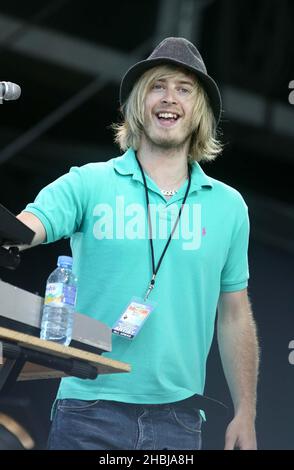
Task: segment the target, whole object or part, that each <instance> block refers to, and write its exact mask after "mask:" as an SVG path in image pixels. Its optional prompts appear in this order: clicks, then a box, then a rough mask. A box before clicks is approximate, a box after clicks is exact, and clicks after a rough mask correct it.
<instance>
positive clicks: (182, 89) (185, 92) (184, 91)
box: [179, 86, 192, 95]
mask: <svg viewBox="0 0 294 470" xmlns="http://www.w3.org/2000/svg"><path fill="white" fill-rule="evenodd" d="M191 91H192V90H191V89H190V88H187V87H184V86H182V87H180V88H179V92H180V93H181V94H182V95H189V94H190V93H191Z"/></svg>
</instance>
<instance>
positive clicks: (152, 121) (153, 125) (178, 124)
mask: <svg viewBox="0 0 294 470" xmlns="http://www.w3.org/2000/svg"><path fill="white" fill-rule="evenodd" d="M195 83H196V80H195V78H194V76H193V75H192V74H189V73H185V72H183V71H180V70H176V71H175V72H173V73H171V74H168V75H165V76H162V77H158V78H157V79H155V80H153V81H152V82H151V83H150V85H149V87H148V89H147V92H146V96H145V103H144V108H145V112H144V127H143V133H142V139H143V140H145V141H147V142H149V143H151V144H152V145H153V146H154V145H155V146H157V147H161V148H164V149H169V148H170V149H171V148H175V147H182V146H187V149H188V148H189V143H190V139H191V135H192V133H193V131H194V130H195V129H194V125H193V109H194V106H195V93H196V91H195V89H196V87H195Z"/></svg>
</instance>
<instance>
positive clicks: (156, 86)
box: [151, 82, 163, 90]
mask: <svg viewBox="0 0 294 470" xmlns="http://www.w3.org/2000/svg"><path fill="white" fill-rule="evenodd" d="M151 88H152V90H162V89H163V84H162V83H159V82H156V83H153V85H152V87H151Z"/></svg>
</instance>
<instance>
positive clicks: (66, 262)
mask: <svg viewBox="0 0 294 470" xmlns="http://www.w3.org/2000/svg"><path fill="white" fill-rule="evenodd" d="M57 266H70V267H71V266H72V257H71V256H58V260H57Z"/></svg>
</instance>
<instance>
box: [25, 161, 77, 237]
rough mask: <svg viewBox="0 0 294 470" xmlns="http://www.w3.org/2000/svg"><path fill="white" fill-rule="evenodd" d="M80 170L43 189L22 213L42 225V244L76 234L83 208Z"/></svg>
mask: <svg viewBox="0 0 294 470" xmlns="http://www.w3.org/2000/svg"><path fill="white" fill-rule="evenodd" d="M82 168H83V167H81V168H79V167H72V168H71V169H70V171H69V173H67V174H65V175H63V176H61V177H60V178H58V179H57V180H55V181H54V182H53V183H51V184H49V185H48V186H46V187H45V188H43V189H42V190H41V191H40V193H39V194H38V195H37V197H36V199H35V201H34V202H33V203H30V204H28V205H27V206H26V208H25V209H24V211H26V212H31V213H32V214H34V215H35V216H36V217H38V219H39V220H40V221H41V222H42V224H43V225H44V227H45V230H46V235H47V237H46V243H51V242H54V241H57V240H59V239H61V238H68V237H70V236H71V235H72V234H73V233H74V232H76V231H78V230H79V227H80V225H81V222H82V218H83V213H84V208H85V207H86V192H85V181H84V177H83V171H82Z"/></svg>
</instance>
